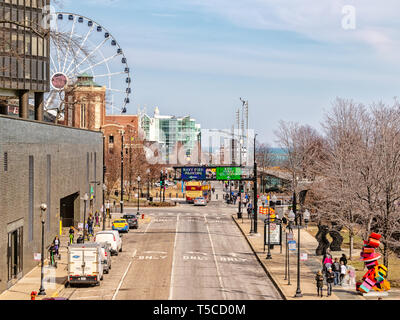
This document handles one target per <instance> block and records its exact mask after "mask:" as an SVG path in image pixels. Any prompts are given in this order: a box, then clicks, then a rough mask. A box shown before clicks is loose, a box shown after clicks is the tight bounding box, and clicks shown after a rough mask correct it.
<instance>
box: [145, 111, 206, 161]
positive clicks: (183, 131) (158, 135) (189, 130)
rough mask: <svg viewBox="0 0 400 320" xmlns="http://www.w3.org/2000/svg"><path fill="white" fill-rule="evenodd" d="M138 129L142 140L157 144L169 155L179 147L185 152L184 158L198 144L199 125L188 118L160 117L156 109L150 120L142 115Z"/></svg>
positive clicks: (190, 153) (189, 154) (191, 152)
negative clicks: (142, 136)
mask: <svg viewBox="0 0 400 320" xmlns="http://www.w3.org/2000/svg"><path fill="white" fill-rule="evenodd" d="M140 127H141V129H142V132H143V134H144V139H145V140H146V141H149V142H157V143H158V144H159V145H160V146H161V147H163V148H164V150H165V153H166V154H167V155H169V154H170V153H172V152H173V151H174V149H175V148H176V147H177V146H179V147H181V148H183V149H184V150H185V154H186V156H188V157H190V156H191V155H192V154H193V149H194V148H195V147H196V146H197V145H198V143H199V142H200V138H201V137H200V131H201V129H200V124H198V123H196V120H195V119H193V118H191V117H190V116H185V117H175V116H162V115H160V114H159V111H158V108H156V110H155V112H154V117H153V118H151V117H149V116H148V115H147V114H143V115H142V116H141V118H140Z"/></svg>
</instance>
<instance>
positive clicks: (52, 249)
mask: <svg viewBox="0 0 400 320" xmlns="http://www.w3.org/2000/svg"><path fill="white" fill-rule="evenodd" d="M49 253H50V266H52V267H55V268H57V262H56V260H55V255H56V248H55V245H54V243H52V244H51V246H50V248H49Z"/></svg>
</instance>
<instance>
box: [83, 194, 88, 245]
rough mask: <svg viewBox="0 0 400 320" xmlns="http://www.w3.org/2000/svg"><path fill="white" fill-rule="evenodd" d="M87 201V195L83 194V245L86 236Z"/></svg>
mask: <svg viewBox="0 0 400 320" xmlns="http://www.w3.org/2000/svg"><path fill="white" fill-rule="evenodd" d="M88 200H89V195H88V194H87V193H86V192H85V194H84V195H83V203H84V205H83V243H85V235H86V203H87V201H88Z"/></svg>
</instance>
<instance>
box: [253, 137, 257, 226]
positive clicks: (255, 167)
mask: <svg viewBox="0 0 400 320" xmlns="http://www.w3.org/2000/svg"><path fill="white" fill-rule="evenodd" d="M256 138H257V134H255V135H254V206H253V208H254V233H257V211H258V208H257V207H258V203H257V202H258V197H257V162H256Z"/></svg>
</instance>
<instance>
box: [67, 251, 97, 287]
mask: <svg viewBox="0 0 400 320" xmlns="http://www.w3.org/2000/svg"><path fill="white" fill-rule="evenodd" d="M101 260H102V259H101V248H100V245H99V244H97V243H82V244H70V245H69V246H68V280H67V283H66V286H68V285H69V284H77V283H84V284H95V285H99V284H100V280H103V273H104V271H103V264H102V261H101Z"/></svg>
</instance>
